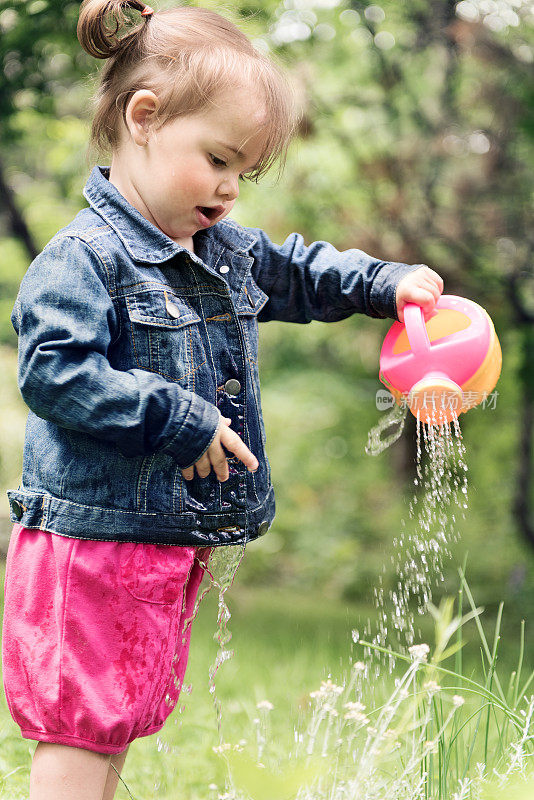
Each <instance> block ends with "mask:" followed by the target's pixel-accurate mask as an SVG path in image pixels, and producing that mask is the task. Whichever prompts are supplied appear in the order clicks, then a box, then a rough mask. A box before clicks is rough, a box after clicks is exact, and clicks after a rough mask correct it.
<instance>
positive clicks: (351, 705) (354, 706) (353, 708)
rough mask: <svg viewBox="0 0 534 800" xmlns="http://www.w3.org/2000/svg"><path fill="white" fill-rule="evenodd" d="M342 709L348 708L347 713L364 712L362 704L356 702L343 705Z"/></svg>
mask: <svg viewBox="0 0 534 800" xmlns="http://www.w3.org/2000/svg"><path fill="white" fill-rule="evenodd" d="M343 708H348V709H349V711H365V706H364V704H363V703H358V702H357V701H356V702H355V703H345V705H344V706H343Z"/></svg>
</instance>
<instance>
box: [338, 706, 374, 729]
mask: <svg viewBox="0 0 534 800" xmlns="http://www.w3.org/2000/svg"><path fill="white" fill-rule="evenodd" d="M354 705H355V706H357V705H361V704H360V703H354ZM362 708H365V706H362ZM343 719H352V720H354V721H355V722H359V723H361V724H362V725H368V724H369V719H368V718H367V717H366V716H365V714H364V713H363V711H360V710H359V709H357V708H354V709H349V710H348V711H346V712H345V714H344V715H343Z"/></svg>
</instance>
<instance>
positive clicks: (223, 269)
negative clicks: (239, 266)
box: [219, 264, 230, 275]
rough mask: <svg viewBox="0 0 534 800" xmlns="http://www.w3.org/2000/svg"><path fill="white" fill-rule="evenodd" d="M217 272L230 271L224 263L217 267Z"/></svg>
mask: <svg viewBox="0 0 534 800" xmlns="http://www.w3.org/2000/svg"><path fill="white" fill-rule="evenodd" d="M219 272H222V273H223V275H225V274H226V273H227V272H230V267H227V266H226V264H223V265H222V267H219Z"/></svg>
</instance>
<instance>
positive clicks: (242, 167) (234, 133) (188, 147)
mask: <svg viewBox="0 0 534 800" xmlns="http://www.w3.org/2000/svg"><path fill="white" fill-rule="evenodd" d="M154 98H155V102H156V104H157V98H156V96H155V95H154V94H153V92H149V91H148V90H141V91H138V92H136V93H135V94H134V95H133V96H132V98H131V100H130V103H129V105H128V109H127V115H126V119H127V125H128V130H129V134H130V136H129V138H128V139H127V141H126V142H123V145H122V146H121V148H120V150H119V151H118V153H117V154H116V155H115V156H114V158H113V161H112V164H111V173H110V181H111V182H112V183H113V184H114V185H115V186H116V187H117V188H118V190H119V191H120V192H121V194H123V196H124V197H125V198H126V199H127V200H128V201H129V202H130V203H131V204H132V205H133V206H134V207H135V208H137V210H138V211H140V212H141V214H143V216H145V217H146V218H147V219H148V220H149V221H150V222H152V223H153V224H154V225H156V226H157V227H158V228H159V229H160V230H161V231H163V233H165V234H166V235H167V236H169V237H170V238H171V239H173V240H174V241H175V242H177V243H178V244H181V245H183V246H184V247H187V248H188V249H189V250H193V238H192V237H193V234H195V233H196V232H197V231H199V230H202V229H204V228H209V227H210V226H211V225H213V224H214V223H216V222H218V221H219V220H221V219H223V217H225V216H226V215H227V214H228V213H229V212H230V211H231V209H232V207H233V205H234V203H235V201H236V199H237V196H238V194H239V179H240V177H241V176H243V175H244V174H245V173H247V172H248V171H249V170H251V169H252V168H253V167H254V166H255V165H256V163H257V162H258V160H259V158H260V155H261V152H262V145H263V143H264V135H265V134H264V130H265V129H264V127H263V123H264V121H265V110H264V108H263V105H262V103H261V102H260V101H259V99H255V98H254V94H253V92H251V90H250V89H234V90H232V91H231V92H228V93H226V94H224V95H222V96H220V97H219V99H218V101H217V105H216V106H208V107H206V109H204V110H203V111H202V112H200V113H197V114H193V115H189V116H183V117H176V118H175V119H173V120H171V121H170V122H168V123H166V124H165V125H164V126H163V127H161V128H159V129H158V130H154V129H150V128H149V127H148V125H147V122H148V117H149V113H150V110H153V109H154Z"/></svg>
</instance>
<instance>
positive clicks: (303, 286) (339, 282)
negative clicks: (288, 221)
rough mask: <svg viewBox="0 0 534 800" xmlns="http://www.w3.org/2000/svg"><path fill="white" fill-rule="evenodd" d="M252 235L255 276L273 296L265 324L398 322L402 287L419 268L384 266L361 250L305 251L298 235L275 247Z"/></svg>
mask: <svg viewBox="0 0 534 800" xmlns="http://www.w3.org/2000/svg"><path fill="white" fill-rule="evenodd" d="M247 230H249V231H250V232H251V233H253V234H254V236H255V237H257V241H256V243H255V244H254V245H253V246H252V249H251V255H252V256H254V266H253V267H252V274H253V277H254V280H255V281H256V283H257V284H258V286H260V288H261V289H263V291H264V292H265V293H266V294H267V295H268V296H269V301H268V303H266V305H265V306H264V308H263V309H262V311H261V312H260V314H259V315H258V320H259V321H260V322H267V321H268V320H272V319H276V320H281V321H284V322H310V321H311V320H313V319H315V320H320V321H322V322H335V321H337V320H341V319H345V318H346V317H349V316H351V314H355V313H361V314H367V315H368V316H369V317H380V318H384V317H391V318H392V319H398V317H397V307H396V302H395V292H396V288H397V284H398V283H399V281H400V280H401V278H403V277H404V276H405V275H406V274H407V273H408V272H412V270H414V269H417V267H419V266H420V265H419V264H416V265H412V266H410V265H408V264H401V263H397V262H391V261H380V260H379V259H377V258H372V257H371V256H368V255H367V254H366V253H364V252H363V251H362V250H344V251H339V250H336V248H335V247H333V245H331V244H329V243H328V242H313V244H310V245H309V246H306V245H305V244H304V240H303V238H302V236H301V235H300V234H298V233H292V234H291V235H290V236H288V238H287V239H286V240H285V242H284V243H283V244H282V245H275V244H273V243H272V242H271V241H270V239H269V238H268V236H267V235H266V233H265V232H264V231H262V230H260V229H259V228H248V229H247Z"/></svg>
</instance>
